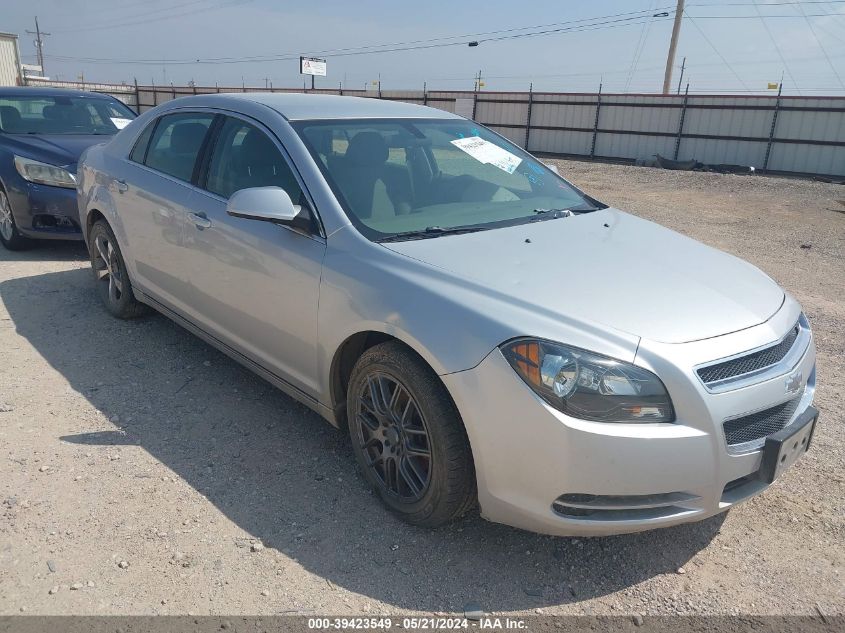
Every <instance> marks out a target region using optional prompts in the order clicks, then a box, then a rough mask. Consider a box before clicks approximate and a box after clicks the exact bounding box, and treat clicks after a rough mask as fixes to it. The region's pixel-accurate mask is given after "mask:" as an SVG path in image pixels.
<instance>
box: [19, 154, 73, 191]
mask: <svg viewBox="0 0 845 633" xmlns="http://www.w3.org/2000/svg"><path fill="white" fill-rule="evenodd" d="M15 168H16V169H17V170H18V173H19V174H20V175H21V176H22V177H23V178H24V179H25V180H28V181H29V182H37V183H38V184H41V185H50V186H53V187H67V188H68V189H76V176H74V175H73V174H72V173H70V172H69V171H68V170H67V169H63V168H61V167H56V166H55V165H48V164H47V163H42V162H41V161H37V160H32V159H31V158H24V157H23V156H15Z"/></svg>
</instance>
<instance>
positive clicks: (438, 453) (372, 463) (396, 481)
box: [347, 341, 476, 527]
mask: <svg viewBox="0 0 845 633" xmlns="http://www.w3.org/2000/svg"><path fill="white" fill-rule="evenodd" d="M347 419H348V420H349V433H350V436H351V439H352V446H353V450H354V452H355V457H356V459H357V461H358V464H359V466H360V467H361V470H362V471H363V474H364V477H365V478H366V479H367V481H368V482H369V483H370V484H371V485H372V486H373V488H374V489H375V490H376V491H377V492H378V493H379V495H380V496H381V498H382V500H383V501H384V503H385V504H386V505H387V506H388V507H389V508H390V509H391V510H393V511H394V512H396V513H397V514H399V515H400V516H401V517H402V518H403V519H405V520H406V521H408V522H409V523H412V524H414V525H420V526H426V527H435V526H438V525H442V524H444V523H447V522H449V521H451V520H452V519H455V518H457V517H459V516H461V515H462V514H464V513H465V512H466V511H467V510H468V509H469V508H470V507H472V506H473V505H474V503H475V498H476V490H475V467H474V465H473V461H472V452H471V451H470V446H469V441H468V439H467V436H466V431H465V429H464V426H463V422H462V421H461V418H460V415H459V414H458V411H457V409H456V408H455V405H454V403H453V402H452V399H451V398H450V397H449V393H448V392H447V391H446V388H445V387H444V386H443V383H442V382H440V379H439V378H438V377H437V374H435V373H434V372H433V371H432V370H431V368H430V367H429V366H428V365H427V364H426V363H425V362H423V360H422V359H421V358H420V357H419V356H417V355H416V354H414V353H413V352H412V351H411V350H409V349H408V348H407V347H405V346H404V345H402V344H401V343H399V342H397V341H391V342H388V343H383V344H381V345H376V346H375V347H372V348H370V349H369V350H367V351H366V352H364V354H363V355H362V356H361V358H360V359H358V362H357V363H356V364H355V367H354V369H353V370H352V376H351V379H350V382H349V389H348V394H347Z"/></svg>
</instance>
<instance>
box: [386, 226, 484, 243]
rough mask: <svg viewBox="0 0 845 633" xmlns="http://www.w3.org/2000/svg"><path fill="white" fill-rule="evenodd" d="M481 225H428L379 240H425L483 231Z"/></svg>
mask: <svg viewBox="0 0 845 633" xmlns="http://www.w3.org/2000/svg"><path fill="white" fill-rule="evenodd" d="M483 230H484V228H483V227H481V226H453V227H442V226H428V227H426V228H424V229H420V230H418V231H404V232H402V233H395V234H393V235H389V236H387V237H384V238H382V239H380V240H378V241H379V242H404V241H405V240H425V239H429V238H432V237H442V236H444V235H459V234H461V233H475V232H477V231H483Z"/></svg>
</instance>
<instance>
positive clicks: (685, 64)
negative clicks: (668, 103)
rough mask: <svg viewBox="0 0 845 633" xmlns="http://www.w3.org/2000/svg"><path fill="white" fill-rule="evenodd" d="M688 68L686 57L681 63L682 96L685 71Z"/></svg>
mask: <svg viewBox="0 0 845 633" xmlns="http://www.w3.org/2000/svg"><path fill="white" fill-rule="evenodd" d="M686 67H687V58H686V57H684V61H683V62H681V78H680V79H678V94H681V84H682V83H683V82H684V69H685V68H686Z"/></svg>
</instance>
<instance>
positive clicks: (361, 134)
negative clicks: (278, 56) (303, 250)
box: [294, 119, 604, 240]
mask: <svg viewBox="0 0 845 633" xmlns="http://www.w3.org/2000/svg"><path fill="white" fill-rule="evenodd" d="M294 127H295V129H296V130H297V132H298V133H299V135H300V137H301V138H302V139H303V141H304V142H305V144H306V145H307V146H308V148H309V150H310V152H311V154H312V156H313V157H314V160H316V161H317V163H318V164H319V166H320V168H321V169H322V171H323V174H324V175H325V176H326V179H327V180H328V182H329V184H330V186H331V187H332V189H333V190H334V192H335V195H336V196H337V198H338V200H339V201H340V203H341V205H342V206H343V207H344V209H345V210H346V213H347V215H348V216H349V218H350V220H351V221H352V223H353V224H354V225H355V226H356V227H357V228H358V230H360V231H361V232H362V233H363V234H364V235H365V236H366V237H368V238H369V239H372V240H385V239H387V240H396V239H405V238H407V239H419V238H421V237H436V236H439V235H446V234H448V233H450V232H456V231H469V230H483V229H489V228H495V227H498V226H507V225H513V224H520V223H524V222H531V221H539V220H541V219H551V218H558V217H563V216H564V215H568V214H565V213H561V212H563V211H571V212H573V213H579V212H589V211H594V210H596V209H598V208H604V205H602V204H600V203H598V202H596V201H595V200H593V199H591V198H589V197H588V196H586V195H585V194H583V193H581V192H580V191H578V190H577V189H576V188H575V187H573V186H572V185H570V184H569V183H568V182H566V181H565V180H564V179H563V178H561V177H559V176H558V175H557V174H555V173H554V172H552V171H551V170H550V169H549V168H548V167H546V166H545V165H543V164H542V163H540V162H538V161H537V160H535V159H534V158H532V157H531V156H530V155H529V154H527V153H526V152H524V151H523V150H521V149H520V148H519V147H517V146H516V145H514V144H513V143H510V142H509V141H507V140H505V139H503V138H502V137H500V136H498V135H497V134H494V133H493V132H491V131H490V130H488V129H486V128H485V127H483V126H481V125H478V124H476V123H473V122H472V121H467V120H463V119H446V120H444V119H366V120H355V119H345V120H330V121H301V122H298V123H295V124H294Z"/></svg>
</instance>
